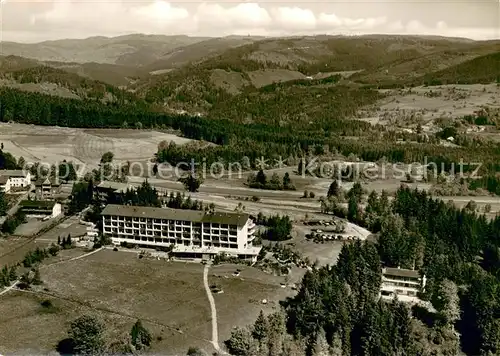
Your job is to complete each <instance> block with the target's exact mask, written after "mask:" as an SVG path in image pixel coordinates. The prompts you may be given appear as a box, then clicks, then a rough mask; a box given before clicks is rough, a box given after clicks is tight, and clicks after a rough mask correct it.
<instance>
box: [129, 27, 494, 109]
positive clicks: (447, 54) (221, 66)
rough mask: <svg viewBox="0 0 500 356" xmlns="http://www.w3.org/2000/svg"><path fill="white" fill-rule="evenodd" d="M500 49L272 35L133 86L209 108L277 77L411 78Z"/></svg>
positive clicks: (156, 98)
mask: <svg viewBox="0 0 500 356" xmlns="http://www.w3.org/2000/svg"><path fill="white" fill-rule="evenodd" d="M202 43H203V42H202ZM202 43H198V44H196V45H192V46H199V45H201V44H202ZM499 48H500V41H484V42H475V41H468V40H460V39H447V38H441V37H436V38H434V37H417V36H375V35H371V36H360V37H342V36H337V37H331V36H314V37H295V38H273V39H264V40H259V41H255V42H252V43H249V44H246V45H241V46H237V47H232V48H229V49H226V50H225V51H223V52H222V53H220V54H217V55H215V56H211V57H208V58H205V59H202V60H199V61H196V62H192V63H189V64H186V65H184V66H182V67H180V68H176V69H171V70H170V71H168V72H167V73H164V74H162V75H156V76H153V77H147V78H143V79H142V80H139V81H137V82H136V83H134V84H132V85H131V86H130V88H131V89H133V90H134V91H136V92H137V94H138V95H139V96H142V97H144V98H145V99H146V100H148V101H149V102H151V103H156V104H159V105H161V106H162V107H163V108H165V109H167V110H168V109H169V110H174V111H175V110H177V111H178V110H187V111H191V112H194V111H196V112H202V113H207V112H209V111H210V110H211V108H212V107H213V106H214V105H217V103H218V102H227V101H228V100H230V99H231V98H233V97H234V96H238V95H242V93H244V92H248V91H252V90H253V91H258V89H259V88H262V87H265V86H268V85H271V84H273V83H278V82H287V81H295V80H300V79H304V80H305V79H309V80H310V79H317V78H323V77H329V76H332V75H334V74H346V73H349V75H351V74H352V76H351V77H349V78H348V79H345V80H344V81H343V84H347V83H350V84H354V85H355V84H356V83H359V84H374V83H375V84H376V83H381V82H384V83H386V82H395V81H396V82H398V83H410V82H412V81H413V80H414V79H415V78H420V77H422V76H424V75H427V74H428V73H429V72H432V71H439V70H445V69H446V68H447V67H453V66H455V65H458V64H460V63H464V62H467V61H468V60H471V59H474V58H476V57H478V56H481V55H487V54H490V53H493V52H495V51H498V49H499ZM346 77H348V75H346Z"/></svg>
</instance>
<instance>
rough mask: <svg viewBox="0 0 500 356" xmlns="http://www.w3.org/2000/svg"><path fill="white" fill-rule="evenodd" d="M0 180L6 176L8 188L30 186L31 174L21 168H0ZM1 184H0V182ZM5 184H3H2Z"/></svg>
mask: <svg viewBox="0 0 500 356" xmlns="http://www.w3.org/2000/svg"><path fill="white" fill-rule="evenodd" d="M0 177H3V179H0V181H3V180H5V178H7V179H8V180H9V182H8V183H9V184H8V185H9V190H10V189H11V188H27V187H30V186H31V174H30V172H25V171H23V170H7V169H5V170H0ZM0 185H1V184H0ZM4 185H5V184H4Z"/></svg>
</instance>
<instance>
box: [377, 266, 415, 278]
mask: <svg viewBox="0 0 500 356" xmlns="http://www.w3.org/2000/svg"><path fill="white" fill-rule="evenodd" d="M382 274H384V275H388V276H398V277H408V278H419V277H420V274H419V273H418V271H414V270H411V269H404V268H391V267H386V268H384V269H382Z"/></svg>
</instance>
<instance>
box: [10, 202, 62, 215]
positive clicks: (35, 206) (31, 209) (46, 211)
mask: <svg viewBox="0 0 500 356" xmlns="http://www.w3.org/2000/svg"><path fill="white" fill-rule="evenodd" d="M19 209H20V210H21V211H22V212H23V213H24V214H25V215H26V216H28V217H33V218H47V217H48V218H55V217H56V216H59V215H61V213H62V207H61V204H59V203H56V202H55V201H47V200H23V201H21V202H20V203H19Z"/></svg>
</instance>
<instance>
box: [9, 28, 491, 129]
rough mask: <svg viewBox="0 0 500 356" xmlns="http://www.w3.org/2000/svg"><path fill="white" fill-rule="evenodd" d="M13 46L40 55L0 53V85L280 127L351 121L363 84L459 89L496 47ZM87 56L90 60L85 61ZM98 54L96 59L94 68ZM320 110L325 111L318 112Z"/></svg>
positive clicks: (415, 43) (226, 42)
mask: <svg viewBox="0 0 500 356" xmlns="http://www.w3.org/2000/svg"><path fill="white" fill-rule="evenodd" d="M10 46H11V47H10V50H13V48H14V47H15V46H14V47H13V45H12V44H10ZM125 47H126V50H124V48H125ZM8 48H9V46H7V49H8ZM19 48H21V49H22V50H23V51H24V52H23V51H21V53H27V52H29V53H28V55H31V56H35V54H36V49H40V48H42V51H41V52H40V53H38V54H36V56H37V57H38V58H39V59H29V58H23V57H20V56H6V57H0V74H1V75H2V82H1V83H2V84H3V85H8V86H10V87H13V88H17V89H21V90H28V91H40V92H42V93H49V94H52V95H60V96H65V97H71V98H87V99H88V98H90V99H99V100H104V98H106V97H110V98H112V99H111V100H114V99H113V98H115V99H116V97H115V96H114V95H115V93H125V92H124V91H120V90H119V89H118V88H122V89H125V90H126V93H127V94H126V95H127V96H128V98H129V99H128V100H131V101H136V100H137V101H139V102H142V100H144V101H146V102H147V103H149V105H150V106H151V108H154V109H155V110H159V111H165V112H173V113H181V112H182V113H190V114H203V115H206V116H208V117H212V118H215V119H217V118H224V119H228V120H233V121H236V122H240V123H259V124H272V125H278V126H280V125H286V124H288V123H293V122H302V123H307V124H309V123H310V122H311V123H312V124H314V123H315V121H316V119H317V120H319V121H321V122H323V123H324V122H326V121H328V120H329V119H331V118H333V117H334V116H336V117H339V118H344V117H346V116H349V115H350V113H352V111H353V110H352V108H350V107H349V105H348V103H347V101H349V100H350V101H352V102H353V103H357V104H353V105H354V106H355V107H357V106H359V105H362V104H366V103H370V102H372V101H373V100H374V98H375V97H376V96H374V95H371V94H367V93H366V92H364V91H363V90H362V89H361V88H360V87H361V86H364V85H367V84H368V85H378V86H380V85H381V84H384V85H386V84H387V83H389V85H392V84H394V83H395V84H397V85H421V84H424V83H427V84H429V83H432V82H436V81H437V82H450V81H452V82H457V81H456V77H457V76H459V77H460V78H462V80H464V82H467V83H470V82H477V81H479V82H481V81H488V80H490V81H495V80H496V78H497V77H498V55H497V54H495V53H497V52H498V51H499V50H500V41H482V42H478V41H470V40H463V39H454V38H453V39H452V38H443V37H431V36H426V37H419V36H387V35H369V36H359V37H345V36H309V37H308V36H302V37H287V38H259V37H238V36H230V37H224V38H208V39H207V38H191V37H187V36H147V35H129V36H120V37H115V38H106V37H93V38H89V39H85V40H62V41H50V42H43V43H39V44H29V45H28V44H23V45H20V47H19ZM47 48H50V49H51V50H53V52H51V53H56V54H57V55H54V56H53V57H54V58H56V57H57V58H59V59H61V58H63V59H67V60H69V59H70V58H71V61H63V62H62V61H56V60H51V61H47V60H41V59H47V58H48V57H49V56H48V55H47V51H48V50H47ZM28 49H29V50H28ZM30 51H31V52H30ZM44 51H45V52H44ZM91 51H95V53H96V56H97V57H92V58H91V60H92V61H90V62H89V61H87V62H86V61H85V58H87V59H88V57H86V55H87V54H89V53H90V52H91ZM99 56H101V57H99ZM98 57H99V58H101V59H102V62H104V63H98V61H96V60H95V59H96V58H98ZM75 58H77V59H79V61H80V62H81V63H80V62H78V61H76V60H75ZM151 73H153V74H154V75H152V74H151ZM436 78H437V79H436ZM453 78H455V79H453ZM279 83H282V84H279ZM278 84H279V85H278ZM120 95H124V94H120ZM287 105H291V106H292V107H295V108H297V107H300V110H292V109H290V108H287ZM335 105H337V106H335ZM325 111H328V112H331V113H333V114H332V115H324V114H322V112H325ZM271 113H273V114H271Z"/></svg>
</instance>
